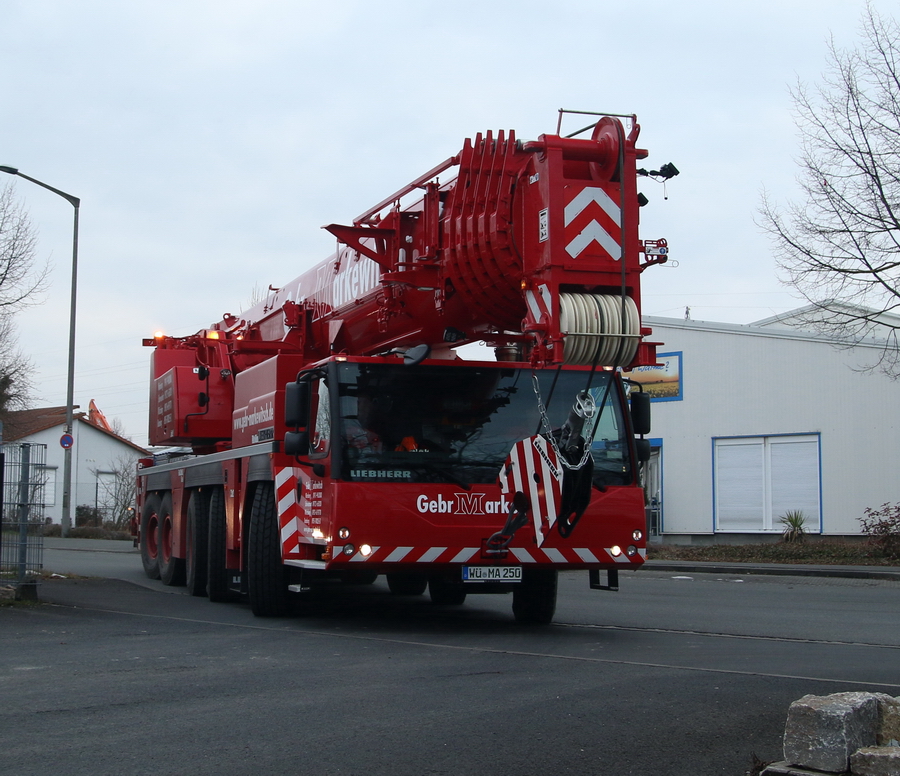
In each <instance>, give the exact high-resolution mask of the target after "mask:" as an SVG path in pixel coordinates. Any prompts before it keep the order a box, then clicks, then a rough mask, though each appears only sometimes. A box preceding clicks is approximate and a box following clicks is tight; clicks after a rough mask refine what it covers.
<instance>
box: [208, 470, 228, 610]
mask: <svg viewBox="0 0 900 776" xmlns="http://www.w3.org/2000/svg"><path fill="white" fill-rule="evenodd" d="M207 523H208V527H207V531H208V532H207V541H206V595H207V596H208V597H209V600H210V601H212V602H213V603H217V604H218V603H224V602H226V601H232V600H234V594H233V593H232V591H231V588H230V587H229V585H228V582H229V575H228V565H227V558H228V554H227V549H228V544H227V540H228V523H227V522H226V518H225V491H224V490H222V488H213V490H212V492H211V493H210V495H209V510H208V512H207Z"/></svg>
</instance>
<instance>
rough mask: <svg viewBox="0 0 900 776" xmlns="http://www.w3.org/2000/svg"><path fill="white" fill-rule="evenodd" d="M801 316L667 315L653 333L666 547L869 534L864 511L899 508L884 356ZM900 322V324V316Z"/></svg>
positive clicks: (893, 403) (898, 457) (646, 373)
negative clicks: (805, 323)
mask: <svg viewBox="0 0 900 776" xmlns="http://www.w3.org/2000/svg"><path fill="white" fill-rule="evenodd" d="M796 320H797V319H796V316H793V315H791V314H789V315H782V316H776V317H774V318H769V319H766V320H764V321H759V322H757V323H755V324H750V325H746V326H743V325H733V324H724V323H708V322H702V321H692V320H677V319H669V318H652V317H647V318H645V319H644V323H645V325H648V326H650V327H652V329H653V336H652V339H653V340H655V341H659V342H663V343H664V344H663V345H662V346H661V347H660V348H659V349H658V353H659V356H660V358H659V361H660V363H662V364H664V368H661V369H655V370H654V369H647V370H638V371H637V372H636V373H635V374H634V375H633V377H634V378H635V379H637V380H643V381H646V383H647V387H648V389H649V390H651V392H652V395H653V396H654V397H655V398H654V400H653V432H652V434H651V437H652V440H651V445H652V450H653V455H652V458H651V462H650V466H649V469H648V489H649V492H650V495H651V506H652V523H653V528H652V530H651V535H652V536H653V535H654V534H655V538H656V539H657V540H659V539H662V540H664V541H669V542H688V541H691V542H697V543H702V542H710V541H713V539H714V540H715V541H716V542H723V541H747V540H748V539H756V538H763V537H765V536H766V535H770V536H775V535H779V534H780V533H781V532H782V530H783V529H784V526H783V525H781V524H780V522H779V517H780V516H782V515H784V514H785V513H786V512H788V511H797V510H802V511H803V513H804V515H805V516H806V521H807V524H806V530H807V532H808V533H814V534H822V535H829V536H843V535H858V534H859V533H860V525H859V522H858V519H859V518H860V517H862V516H863V515H864V510H865V509H866V508H867V507H879V506H880V505H882V504H883V503H885V502H900V477H898V476H897V473H896V469H897V464H898V462H900V435H898V434H897V429H896V427H895V422H894V419H895V418H896V417H897V415H898V409H897V406H898V404H897V392H898V388H900V383H898V382H895V381H892V380H891V379H890V378H889V377H887V376H886V375H884V374H883V373H881V372H879V371H877V370H875V371H872V370H869V371H865V367H867V366H870V365H872V364H874V363H876V362H877V361H878V358H879V355H880V353H881V345H880V344H879V343H878V342H877V341H875V340H870V341H865V342H862V343H861V344H856V345H854V346H853V347H839V346H836V345H835V344H834V341H833V340H829V339H827V338H824V337H822V336H819V335H816V334H814V333H811V332H808V331H801V330H798V329H797V328H794V327H793V326H796ZM897 321H898V323H900V318H898V319H897Z"/></svg>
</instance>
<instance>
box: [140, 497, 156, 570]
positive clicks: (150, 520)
mask: <svg viewBox="0 0 900 776" xmlns="http://www.w3.org/2000/svg"><path fill="white" fill-rule="evenodd" d="M159 504H160V499H159V496H157V495H156V494H155V493H151V494H150V495H149V496H147V500H146V501H145V502H144V508H143V509H142V510H141V563H143V564H144V573H145V574H146V575H147V576H148V577H150V579H159V558H158V555H159V545H158V544H157V540H158V539H159Z"/></svg>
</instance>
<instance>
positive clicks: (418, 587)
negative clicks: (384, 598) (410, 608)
mask: <svg viewBox="0 0 900 776" xmlns="http://www.w3.org/2000/svg"><path fill="white" fill-rule="evenodd" d="M385 576H386V577H387V583H388V588H389V589H390V591H391V593H393V594H394V595H422V593H424V592H425V588H426V587H428V577H426V576H423V575H422V574H410V573H403V572H395V573H393V574H386V575H385Z"/></svg>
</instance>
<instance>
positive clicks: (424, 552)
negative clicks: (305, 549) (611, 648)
mask: <svg viewBox="0 0 900 776" xmlns="http://www.w3.org/2000/svg"><path fill="white" fill-rule="evenodd" d="M341 549H342V548H341V547H340V546H339V545H335V546H334V558H335V560H336V561H341V562H344V563H373V564H374V563H377V564H381V563H406V564H409V563H422V564H426V563H477V562H479V561H480V560H482V559H481V558H480V553H481V547H384V546H382V547H372V548H371V551H370V552H369V554H368V555H363V554H362V553H361V552H359V550H357V551H356V552H354V553H353V554H352V555H344V554H343V553H342V552H341ZM509 552H511V553H512V554H513V555H514V556H515V558H516V560H517V561H518V562H519V563H522V564H536V563H557V564H562V563H619V564H623V565H624V564H632V563H634V564H638V563H640V562H642V561H643V560H644V559H645V558H646V556H647V551H646V550H644V549H641V550H638V554H637V555H636V556H635V557H634V558H629V557H628V556H627V555H625V553H624V552H621V551H619V554H618V555H613V548H612V547H604V548H602V549H597V548H594V549H589V548H587V547H564V548H559V547H531V548H529V549H525V548H524V547H510V548H509Z"/></svg>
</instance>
